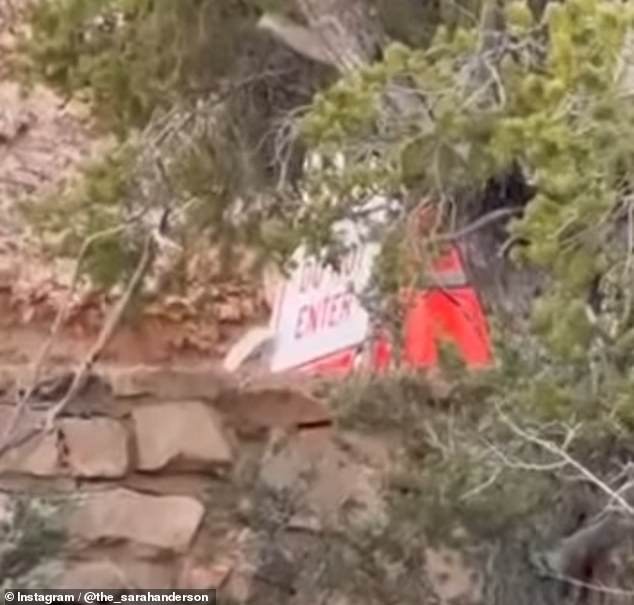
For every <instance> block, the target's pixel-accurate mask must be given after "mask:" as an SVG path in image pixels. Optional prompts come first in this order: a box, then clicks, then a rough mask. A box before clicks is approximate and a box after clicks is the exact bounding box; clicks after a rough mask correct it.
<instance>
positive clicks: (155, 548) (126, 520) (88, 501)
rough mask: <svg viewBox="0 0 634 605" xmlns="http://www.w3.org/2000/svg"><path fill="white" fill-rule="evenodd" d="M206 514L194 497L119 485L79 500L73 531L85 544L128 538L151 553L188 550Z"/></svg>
mask: <svg viewBox="0 0 634 605" xmlns="http://www.w3.org/2000/svg"><path fill="white" fill-rule="evenodd" d="M203 515H204V507H203V505H202V504H201V503H200V502H198V500H194V499H193V498H187V497H182V496H160V497H159V496H147V495H144V494H139V493H136V492H132V491H129V490H126V489H121V488H119V489H114V490H111V491H107V492H105V493H95V494H90V495H89V496H87V497H86V498H85V499H84V500H83V502H81V503H80V504H78V508H77V509H76V510H75V511H74V512H73V516H72V519H71V520H70V524H69V535H70V536H71V538H73V539H76V540H78V541H79V542H80V543H81V544H83V545H84V546H95V545H98V544H101V543H117V542H124V543H129V544H132V545H138V546H140V547H145V548H146V549H147V550H148V551H149V552H150V553H151V554H156V553H157V552H158V553H161V552H163V553H165V552H169V553H184V552H186V551H187V549H188V548H189V546H190V544H191V542H192V540H193V538H194V536H195V535H196V533H197V531H198V528H199V526H200V524H201V522H202V518H203Z"/></svg>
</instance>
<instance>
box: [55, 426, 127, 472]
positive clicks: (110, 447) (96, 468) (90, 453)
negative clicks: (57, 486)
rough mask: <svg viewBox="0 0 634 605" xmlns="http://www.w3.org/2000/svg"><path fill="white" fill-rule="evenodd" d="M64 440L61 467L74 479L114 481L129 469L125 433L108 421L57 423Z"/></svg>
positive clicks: (120, 427)
mask: <svg viewBox="0 0 634 605" xmlns="http://www.w3.org/2000/svg"><path fill="white" fill-rule="evenodd" d="M60 429H61V431H62V433H63V435H64V439H65V445H66V449H65V460H64V465H65V467H66V468H68V471H69V472H70V474H71V475H72V476H74V477H82V478H86V479H118V478H121V477H124V476H125V475H126V474H127V472H128V469H129V466H130V459H129V452H128V432H127V431H126V429H125V427H124V426H123V425H122V424H121V423H120V422H117V421H116V420H111V419H109V418H92V419H89V420H80V419H76V418H72V419H67V420H63V421H62V422H60Z"/></svg>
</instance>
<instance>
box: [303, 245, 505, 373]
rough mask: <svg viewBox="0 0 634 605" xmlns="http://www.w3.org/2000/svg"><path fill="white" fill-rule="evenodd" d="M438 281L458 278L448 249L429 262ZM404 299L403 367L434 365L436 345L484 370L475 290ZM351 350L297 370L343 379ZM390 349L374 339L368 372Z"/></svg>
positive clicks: (385, 360) (454, 254)
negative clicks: (450, 347)
mask: <svg viewBox="0 0 634 605" xmlns="http://www.w3.org/2000/svg"><path fill="white" fill-rule="evenodd" d="M433 268H434V271H435V272H436V275H437V277H438V278H439V279H441V280H442V277H443V276H449V275H450V274H454V275H455V274H462V272H463V267H462V262H461V259H460V254H459V252H458V250H457V249H456V248H452V249H451V250H450V251H449V252H448V253H447V254H445V255H443V256H442V257H440V258H439V259H438V260H436V261H435V262H434V266H433ZM407 296H408V299H409V300H408V301H407V302H408V311H407V313H406V317H405V326H404V329H405V350H404V355H403V357H404V361H405V363H407V364H409V365H411V366H414V367H419V368H429V367H433V366H435V365H436V364H437V363H438V349H437V345H438V342H439V341H440V340H442V339H445V340H450V341H453V342H454V343H455V345H456V346H457V348H458V351H459V352H460V354H461V355H462V358H463V360H464V362H465V363H466V364H467V365H468V366H469V367H481V366H486V365H488V364H490V363H491V362H492V359H493V355H492V351H491V344H490V339H489V329H488V325H487V320H486V317H485V315H484V313H483V311H482V308H481V306H480V301H479V300H478V296H477V294H476V292H475V290H474V289H473V288H471V287H469V286H464V287H451V288H446V289H442V288H434V289H431V290H427V291H419V292H415V293H414V294H413V295H412V296H409V295H407ZM355 357H356V349H354V348H352V349H348V350H345V351H341V352H338V353H335V354H333V355H329V356H328V357H325V358H322V359H320V360H318V361H316V362H313V363H310V364H308V365H306V366H304V367H303V368H302V370H303V371H306V372H309V373H311V374H327V375H332V374H335V375H347V374H349V373H350V372H352V371H353V370H354V368H355ZM391 357H392V355H391V347H390V344H389V341H388V339H387V338H385V337H384V336H379V337H378V338H376V339H375V340H374V343H373V350H372V369H373V370H374V371H379V372H380V371H384V370H386V369H388V368H389V365H390V362H391Z"/></svg>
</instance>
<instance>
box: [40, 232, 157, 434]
mask: <svg viewBox="0 0 634 605" xmlns="http://www.w3.org/2000/svg"><path fill="white" fill-rule="evenodd" d="M153 257H154V236H153V235H152V234H150V235H148V236H147V237H146V240H145V245H144V248H143V253H142V255H141V258H140V260H139V263H138V265H137V267H136V270H135V272H134V275H133V276H132V278H131V279H130V281H129V283H128V286H127V288H126V290H125V292H124V294H123V296H122V297H121V298H120V299H119V301H118V302H117V304H116V305H115V307H114V309H113V310H112V313H111V314H110V316H109V317H108V318H107V320H106V323H105V324H104V326H103V328H102V330H101V333H100V334H99V337H98V338H97V341H96V342H95V344H94V345H93V347H92V349H91V351H90V353H89V354H88V357H87V358H86V359H85V360H84V361H83V362H82V363H81V365H80V366H79V368H78V370H77V372H76V374H75V378H74V380H73V383H72V384H71V386H70V388H69V389H68V392H67V393H66V396H65V397H64V398H63V399H62V400H61V401H60V402H59V403H57V404H56V405H55V406H54V407H53V408H51V409H50V410H49V412H48V414H47V418H46V423H45V429H46V431H50V430H52V428H53V425H54V422H55V420H56V419H57V417H58V416H59V415H60V414H61V413H62V412H63V411H64V408H65V407H66V406H67V405H68V404H69V403H70V402H71V401H72V400H73V398H74V397H75V396H76V395H77V393H78V392H79V390H80V389H81V388H82V386H83V382H84V378H85V376H86V375H87V374H88V373H89V372H90V371H91V370H92V368H93V366H94V365H95V363H96V362H97V361H99V358H100V357H101V354H102V353H103V350H104V349H105V347H106V346H107V345H108V343H109V342H110V340H111V338H112V336H113V334H114V332H115V330H116V328H117V326H118V325H119V323H120V322H121V318H122V317H123V313H124V312H125V310H126V309H127V307H128V305H129V304H130V301H131V300H132V296H133V295H134V293H135V292H136V290H137V288H138V286H139V284H140V283H141V281H142V280H143V277H144V276H145V274H146V273H147V271H148V269H149V268H150V266H151V264H152V260H153Z"/></svg>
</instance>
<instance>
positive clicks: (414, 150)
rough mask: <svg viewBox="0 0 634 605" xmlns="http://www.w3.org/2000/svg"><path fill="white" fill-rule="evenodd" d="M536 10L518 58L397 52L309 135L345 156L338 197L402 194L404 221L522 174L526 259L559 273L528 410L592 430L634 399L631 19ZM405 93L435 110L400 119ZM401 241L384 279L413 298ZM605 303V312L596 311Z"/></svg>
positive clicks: (459, 41) (460, 33)
mask: <svg viewBox="0 0 634 605" xmlns="http://www.w3.org/2000/svg"><path fill="white" fill-rule="evenodd" d="M535 8H536V7H535V6H529V5H528V4H526V3H524V2H520V1H517V2H512V3H508V4H506V6H505V13H506V17H507V31H506V34H505V35H507V36H509V35H512V36H513V38H512V44H513V46H514V48H515V49H516V52H515V53H513V54H506V55H504V56H501V57H500V58H499V60H491V62H490V64H489V65H487V66H484V65H483V64H482V63H481V62H479V60H478V59H477V58H476V57H477V50H478V45H479V44H480V42H481V40H480V38H479V36H478V31H477V29H474V28H472V27H470V26H469V24H466V25H465V24H462V25H460V26H459V27H456V28H454V29H453V30H452V29H450V28H439V29H438V31H437V32H436V36H435V38H434V41H433V43H432V44H431V46H429V47H427V48H412V47H408V46H405V45H404V44H402V43H396V44H393V45H392V46H391V47H390V48H389V49H387V50H386V52H385V57H384V60H383V61H382V62H381V63H379V64H374V65H371V66H369V67H367V68H366V69H365V70H362V72H361V73H360V74H354V75H353V76H350V77H347V78H345V79H344V80H342V81H340V82H339V83H338V84H337V86H336V88H333V89H332V90H330V91H326V92H325V93H324V94H323V95H320V96H319V97H318V98H316V99H315V102H314V104H313V106H312V108H311V111H310V112H309V113H308V115H307V116H306V118H305V120H304V122H303V127H304V132H305V135H306V137H307V139H308V140H309V141H310V142H311V144H312V145H313V146H315V147H316V148H317V149H318V150H320V151H321V152H322V153H323V154H324V156H325V157H326V161H325V164H326V165H328V158H329V157H331V155H332V154H333V153H335V152H339V153H342V152H343V153H344V154H345V160H346V168H345V170H344V171H343V172H342V175H341V177H340V178H339V179H337V178H336V175H333V173H331V172H326V178H327V179H328V185H329V188H330V190H331V191H334V192H337V193H339V194H341V195H342V196H347V197H344V199H350V200H353V199H354V197H353V196H351V195H350V193H351V192H353V191H367V190H376V189H379V190H382V191H385V192H387V193H391V192H399V193H402V191H403V189H405V190H406V191H407V192H409V193H410V196H409V197H408V196H405V197H404V198H403V199H405V200H406V202H405V204H404V210H406V211H409V210H410V209H411V207H412V206H409V205H408V204H409V200H410V199H411V198H412V197H413V198H414V199H416V200H419V199H421V198H422V199H428V200H437V201H438V202H439V203H438V208H439V210H440V212H441V214H442V213H443V212H444V211H445V210H446V208H447V204H446V201H447V200H451V201H452V202H453V211H455V210H456V204H459V200H460V199H461V193H462V192H464V191H468V190H474V189H475V190H477V189H480V188H481V187H482V186H483V185H484V184H485V183H486V182H487V180H488V179H490V178H491V177H493V176H495V175H497V174H499V173H501V172H504V171H505V170H507V169H508V168H509V167H510V166H512V165H519V166H521V168H522V171H523V173H524V174H525V175H527V177H528V178H529V179H530V181H531V184H532V185H534V187H535V191H536V193H535V195H534V197H533V198H532V199H531V200H530V201H529V202H528V204H527V206H526V210H525V213H524V215H523V217H522V218H521V219H519V220H514V221H513V222H512V223H511V227H510V230H511V235H512V236H514V237H515V238H517V239H518V240H521V241H522V242H523V245H522V246H521V247H517V248H516V250H515V251H514V255H515V257H516V258H517V259H518V260H520V261H521V262H523V263H525V264H528V265H529V266H533V267H538V268H540V269H542V270H543V271H545V272H547V273H548V275H549V278H550V284H551V285H550V286H549V288H548V289H547V291H546V292H545V293H544V295H543V296H542V298H541V300H540V301H538V304H537V305H536V306H535V309H534V318H533V326H532V327H533V329H534V334H533V336H535V337H536V338H537V341H538V343H539V344H538V346H539V347H540V348H541V347H544V349H543V351H544V356H543V357H542V358H541V360H540V364H541V368H544V367H547V368H548V369H547V370H544V371H538V373H537V374H535V373H534V372H535V371H536V370H535V369H533V370H529V369H528V368H527V367H526V366H525V365H524V369H523V370H522V371H527V372H528V376H530V380H529V381H528V382H529V384H527V388H526V389H525V390H524V391H523V394H522V397H520V398H519V399H521V402H520V401H518V403H520V404H521V405H523V406H524V407H526V408H527V409H532V410H533V411H534V412H535V413H538V414H539V415H546V416H548V415H554V416H556V417H562V416H565V415H566V414H571V413H573V414H574V413H575V412H579V413H581V414H589V416H588V417H590V416H593V413H594V414H596V413H603V412H604V411H605V409H606V408H605V407H604V406H607V407H609V409H612V408H613V406H614V405H615V404H614V400H615V398H616V399H619V400H621V395H619V394H620V393H623V392H627V389H629V388H630V387H629V379H628V378H627V376H626V373H627V372H626V371H625V370H624V368H626V367H628V364H629V363H630V361H626V359H628V360H631V353H626V349H627V345H624V344H622V343H624V342H631V341H630V340H629V338H630V336H629V335H630V334H631V333H632V328H633V326H632V317H631V312H630V310H631V299H632V297H631V294H629V291H630V290H631V280H632V273H631V268H630V265H631V258H630V257H631V251H628V250H627V249H626V248H625V246H622V245H621V244H619V243H618V242H619V241H622V238H623V235H622V227H620V226H619V225H622V224H623V222H624V221H626V220H629V219H626V215H627V213H628V212H629V210H628V208H629V204H631V201H630V197H629V192H630V183H631V180H630V178H631V177H630V174H631V169H632V166H633V159H634V154H633V147H632V140H634V126H633V124H634V109H633V108H632V104H631V102H630V99H629V97H628V96H627V95H624V94H623V89H622V79H621V70H622V68H623V63H624V61H625V58H624V55H623V53H624V43H625V40H626V36H627V35H629V34H631V33H632V31H633V29H632V26H633V23H634V21H633V17H634V12H633V9H632V7H631V6H630V5H620V4H617V3H614V2H610V1H607V0H574V1H571V2H566V3H551V4H550V5H549V7H548V8H547V10H546V12H545V14H544V18H543V22H542V23H541V24H540V25H538V24H537V22H536V21H535V20H534V18H533V14H534V12H535V11H534V10H531V9H535ZM538 12H539V11H538ZM537 49H539V51H537ZM397 87H400V89H401V90H402V88H403V87H410V88H411V90H412V91H413V92H414V93H416V94H417V95H418V98H419V99H424V103H419V104H418V105H415V104H414V105H411V104H410V105H409V106H408V105H407V104H405V105H403V106H402V107H403V108H405V109H408V110H409V111H410V112H411V117H410V115H409V114H408V113H407V111H403V109H402V108H397V109H395V108H394V104H393V102H391V101H390V100H389V99H394V98H396V97H398V92H397V90H398V88H397ZM423 104H424V106H425V107H426V108H428V111H427V112H426V111H424V110H423V109H422V107H423ZM368 157H373V160H372V162H368V160H367V158H368ZM360 174H361V175H362V178H359V177H358V175H360ZM321 175H322V173H321V172H319V171H317V172H316V173H315V174H313V175H310V177H311V178H314V179H315V180H319V179H320V178H321ZM369 183H370V184H371V186H369V185H368V184H369ZM467 210H468V209H466V208H460V207H459V206H458V208H457V211H458V213H465V214H466V213H467ZM619 234H621V235H619ZM389 238H391V239H390V240H389V241H388V240H386V250H385V251H384V259H383V261H382V265H381V267H379V272H378V275H377V280H378V283H379V285H380V286H381V287H382V288H383V290H384V291H385V292H396V291H398V290H400V289H402V288H407V287H409V286H410V285H411V280H410V277H409V274H408V271H407V266H408V265H407V262H403V255H404V254H405V256H407V254H408V253H409V252H408V250H407V245H406V242H408V241H409V239H411V234H409V233H408V231H407V225H405V224H402V225H399V226H396V227H395V228H394V229H393V230H392V231H391V232H390V234H389ZM619 238H621V239H619ZM390 242H391V243H390ZM417 246H418V247H419V248H422V249H425V242H424V241H423V242H420V243H419V244H417ZM419 264H420V261H419ZM597 289H598V291H599V292H600V293H601V296H602V297H603V303H602V306H601V308H600V309H596V310H595V311H592V310H591V309H589V307H588V298H589V295H590V293H591V292H593V291H596V290H597ZM595 293H596V292H595ZM617 343H620V344H617ZM517 346H519V347H522V346H524V345H523V344H522V343H517ZM536 346H537V345H536ZM500 355H502V356H503V354H501V353H500ZM506 370H508V371H509V372H510V370H509V369H508V368H506ZM531 372H532V373H531ZM519 375H521V371H520V372H519ZM531 382H532V384H530V383H531ZM590 383H591V384H590ZM581 385H583V386H581ZM511 388H512V386H511V385H510V384H508V385H507V386H505V387H503V389H509V390H508V391H504V392H505V393H506V396H507V397H508V398H510V399H512V400H518V397H515V396H514V395H513V394H512V392H511V391H510V389H511ZM584 389H585V391H584ZM624 389H625V391H624ZM626 400H627V401H629V399H628V398H627V396H624V399H623V401H626ZM627 405H628V404H625V403H624V404H623V408H621V409H625V408H626V407H627ZM592 410H594V412H593V411H592Z"/></svg>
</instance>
